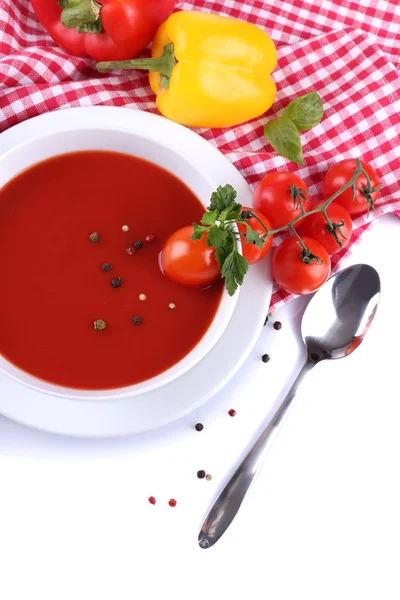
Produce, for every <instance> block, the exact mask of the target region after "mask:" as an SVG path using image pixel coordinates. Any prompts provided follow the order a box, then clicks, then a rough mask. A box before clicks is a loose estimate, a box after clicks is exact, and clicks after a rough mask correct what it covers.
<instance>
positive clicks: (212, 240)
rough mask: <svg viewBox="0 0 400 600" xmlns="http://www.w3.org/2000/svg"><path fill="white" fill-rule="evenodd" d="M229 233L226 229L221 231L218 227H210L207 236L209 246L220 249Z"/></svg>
mask: <svg viewBox="0 0 400 600" xmlns="http://www.w3.org/2000/svg"><path fill="white" fill-rule="evenodd" d="M227 237H228V232H227V230H226V229H220V228H219V227H217V225H213V226H212V227H210V229H209V232H208V235H207V246H214V248H219V247H220V246H223V245H224V244H225V241H226V238H227Z"/></svg>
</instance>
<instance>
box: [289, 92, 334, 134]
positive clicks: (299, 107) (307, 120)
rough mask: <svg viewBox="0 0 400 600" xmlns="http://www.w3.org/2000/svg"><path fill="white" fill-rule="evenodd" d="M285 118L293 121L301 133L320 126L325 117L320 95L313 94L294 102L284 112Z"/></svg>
mask: <svg viewBox="0 0 400 600" xmlns="http://www.w3.org/2000/svg"><path fill="white" fill-rule="evenodd" d="M283 116H284V117H287V118H288V119H290V120H291V121H293V123H294V124H295V125H296V127H297V129H298V130H299V131H306V130H307V129H311V127H314V126H315V125H318V123H319V122H320V121H321V119H322V117H323V116H324V107H323V105H322V100H321V98H320V96H319V94H317V92H311V93H310V94H305V95H304V96H300V98H296V99H295V100H292V102H290V104H288V105H287V107H286V108H285V110H284V111H283Z"/></svg>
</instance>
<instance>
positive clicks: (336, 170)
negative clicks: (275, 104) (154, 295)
mask: <svg viewBox="0 0 400 600" xmlns="http://www.w3.org/2000/svg"><path fill="white" fill-rule="evenodd" d="M360 162H361V166H362V168H363V170H364V171H365V173H366V174H367V175H368V178H367V177H366V176H365V175H364V173H361V174H360V175H359V176H358V177H357V179H356V182H355V186H354V194H353V190H352V187H348V188H347V189H346V190H345V191H343V192H342V193H340V194H339V195H338V196H337V197H336V198H335V200H334V201H333V202H331V203H330V204H329V205H328V207H327V208H326V210H323V209H322V208H321V209H320V210H319V211H318V210H316V212H315V213H314V214H312V215H309V216H305V217H304V218H303V219H302V218H301V217H302V215H303V214H304V213H306V212H309V211H310V210H313V209H318V206H321V203H320V205H318V204H313V203H312V201H311V199H310V194H309V190H308V186H307V184H306V183H305V182H304V181H303V180H302V179H300V177H298V176H297V175H295V174H294V173H289V172H282V173H271V174H269V175H267V176H266V177H264V179H262V180H261V181H260V183H259V184H258V186H257V187H256V189H255V192H254V197H253V208H249V207H243V208H242V210H243V211H244V212H247V211H250V213H251V216H250V218H249V219H248V220H247V224H248V225H249V226H250V227H251V229H253V231H255V232H257V233H258V234H259V236H260V237H261V236H264V235H265V233H266V231H274V230H276V229H279V230H280V231H287V230H289V229H291V230H292V233H293V236H292V237H290V238H287V239H286V240H284V241H283V242H282V243H281V244H280V245H279V246H278V247H277V248H276V250H275V251H274V255H273V259H272V274H273V277H274V279H275V281H276V283H277V284H278V285H280V286H281V287H283V288H284V289H285V290H286V291H288V292H289V293H292V294H296V295H300V294H309V293H311V292H314V291H315V290H317V289H318V288H319V287H320V286H321V285H322V284H323V283H324V282H325V281H326V280H327V279H328V277H329V275H330V271H331V261H330V255H332V254H335V253H336V252H338V251H339V250H341V249H342V248H344V247H345V246H347V244H348V243H349V241H350V237H351V233H352V216H357V215H360V214H362V213H364V212H367V211H368V210H369V209H370V208H373V206H374V202H375V201H376V199H377V197H378V195H379V192H378V189H379V178H378V176H377V174H376V173H375V171H374V169H373V168H372V167H371V166H370V165H368V164H367V163H365V162H363V161H360ZM356 166H357V163H356V161H355V160H354V159H346V160H342V161H340V162H338V163H336V164H334V165H332V166H331V167H330V168H329V170H328V171H327V173H326V175H325V178H324V182H323V195H324V199H325V200H327V199H328V198H331V197H332V196H333V195H334V194H336V193H337V192H338V191H339V190H340V189H341V188H342V187H343V186H345V185H346V184H348V183H349V182H350V180H351V179H352V177H353V174H354V172H355V169H356ZM353 196H354V197H353ZM242 214H244V213H242ZM295 219H296V223H295V224H294V225H293V226H289V224H290V223H291V222H293V220H295ZM237 227H238V230H239V233H240V234H241V235H242V236H244V235H245V233H246V229H247V228H246V225H245V224H244V223H238V225H237ZM192 233H193V227H192V226H188V227H184V228H182V229H180V230H179V231H177V232H175V233H174V234H173V235H172V236H171V237H170V239H169V240H168V241H167V243H166V245H165V247H164V250H163V253H162V266H163V269H164V272H165V274H166V275H167V276H168V277H170V278H171V279H172V280H174V281H176V282H177V283H183V284H185V285H192V286H196V287H205V286H207V285H210V284H211V283H212V282H213V281H215V280H216V279H217V278H218V276H219V274H220V270H219V264H218V263H217V260H216V257H215V248H213V247H210V246H208V245H207V243H206V236H203V237H202V239H201V240H199V241H194V240H192V239H191V235H192ZM272 237H273V236H272V235H269V236H268V237H265V238H264V244H263V246H262V247H261V248H260V247H258V246H257V245H256V244H252V243H247V244H246V243H242V252H243V256H244V258H245V259H246V260H247V261H248V263H249V264H254V263H256V262H258V261H260V260H261V259H263V258H264V257H265V255H266V254H267V253H268V252H269V250H270V248H271V245H272Z"/></svg>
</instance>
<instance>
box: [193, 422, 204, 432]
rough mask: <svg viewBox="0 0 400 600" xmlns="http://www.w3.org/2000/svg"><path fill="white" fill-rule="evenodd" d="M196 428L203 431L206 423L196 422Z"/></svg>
mask: <svg viewBox="0 0 400 600" xmlns="http://www.w3.org/2000/svg"><path fill="white" fill-rule="evenodd" d="M194 428H195V430H196V431H203V429H204V425H203V423H196V425H195V427H194Z"/></svg>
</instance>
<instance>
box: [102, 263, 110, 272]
mask: <svg viewBox="0 0 400 600" xmlns="http://www.w3.org/2000/svg"><path fill="white" fill-rule="evenodd" d="M101 270H102V271H111V265H110V264H109V263H103V264H102V265H101Z"/></svg>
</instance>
